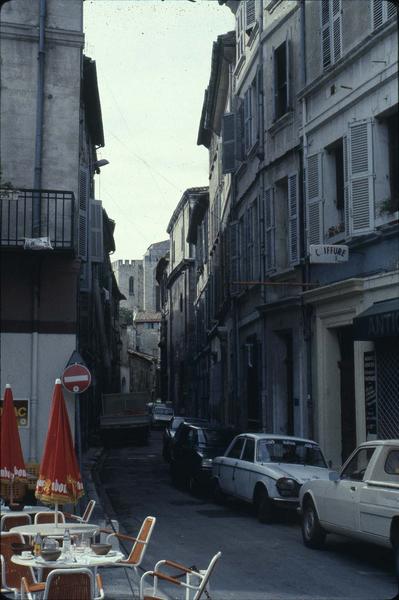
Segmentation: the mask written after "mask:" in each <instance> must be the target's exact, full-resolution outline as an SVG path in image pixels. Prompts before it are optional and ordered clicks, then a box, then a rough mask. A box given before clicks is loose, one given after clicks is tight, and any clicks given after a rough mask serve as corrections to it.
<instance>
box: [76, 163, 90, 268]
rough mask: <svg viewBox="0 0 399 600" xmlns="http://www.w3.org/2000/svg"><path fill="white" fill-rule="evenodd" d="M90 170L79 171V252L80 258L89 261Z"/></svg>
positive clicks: (82, 168)
mask: <svg viewBox="0 0 399 600" xmlns="http://www.w3.org/2000/svg"><path fill="white" fill-rule="evenodd" d="M89 184H90V180H89V170H88V168H86V167H81V168H80V171H79V236H78V252H79V256H80V258H82V259H83V260H87V224H88V215H87V213H88V205H89Z"/></svg>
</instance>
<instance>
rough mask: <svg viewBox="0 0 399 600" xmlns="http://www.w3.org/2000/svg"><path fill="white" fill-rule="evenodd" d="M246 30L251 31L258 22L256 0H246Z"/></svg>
mask: <svg viewBox="0 0 399 600" xmlns="http://www.w3.org/2000/svg"><path fill="white" fill-rule="evenodd" d="M244 5H245V30H246V31H249V32H250V31H251V30H252V28H253V27H254V25H255V23H256V3H255V0H245V2H244Z"/></svg>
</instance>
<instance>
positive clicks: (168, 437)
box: [162, 417, 184, 462]
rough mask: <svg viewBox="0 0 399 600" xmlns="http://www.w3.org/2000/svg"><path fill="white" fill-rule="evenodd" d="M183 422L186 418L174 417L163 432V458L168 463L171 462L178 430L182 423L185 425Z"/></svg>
mask: <svg viewBox="0 0 399 600" xmlns="http://www.w3.org/2000/svg"><path fill="white" fill-rule="evenodd" d="M183 421H184V417H172V419H170V421H169V423H168V424H167V425H166V427H165V430H164V432H163V447H162V456H163V459H164V460H165V461H166V462H170V457H171V448H172V443H173V439H174V437H175V433H176V430H177V428H178V427H179V425H180V423H183Z"/></svg>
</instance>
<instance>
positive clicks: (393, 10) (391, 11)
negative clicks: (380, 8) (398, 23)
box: [386, 0, 398, 19]
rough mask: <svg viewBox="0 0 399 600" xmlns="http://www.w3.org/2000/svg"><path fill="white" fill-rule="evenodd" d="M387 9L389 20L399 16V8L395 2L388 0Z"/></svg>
mask: <svg viewBox="0 0 399 600" xmlns="http://www.w3.org/2000/svg"><path fill="white" fill-rule="evenodd" d="M386 7H387V19H390V18H391V17H394V16H395V17H397V16H398V8H397V6H396V5H395V2H394V0H386Z"/></svg>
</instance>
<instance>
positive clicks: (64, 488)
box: [35, 379, 84, 510]
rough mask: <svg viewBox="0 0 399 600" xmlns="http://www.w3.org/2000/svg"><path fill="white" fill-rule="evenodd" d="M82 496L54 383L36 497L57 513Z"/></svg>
mask: <svg viewBox="0 0 399 600" xmlns="http://www.w3.org/2000/svg"><path fill="white" fill-rule="evenodd" d="M83 494H84V490H83V483H82V477H81V475H80V470H79V466H78V462H77V460H76V455H75V450H74V447H73V441H72V435H71V428H70V426H69V419H68V413H67V409H66V406H65V401H64V396H63V393H62V386H61V380H60V379H56V381H55V387H54V392H53V400H52V405H51V412H50V419H49V426H48V432H47V438H46V443H45V446H44V452H43V457H42V462H41V464H40V468H39V478H38V480H37V484H36V492H35V496H36V498H38V499H39V500H41V501H42V502H44V503H46V504H55V505H56V510H57V506H58V504H69V503H73V504H75V503H76V502H77V501H78V500H79V498H80V497H81V496H83Z"/></svg>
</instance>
